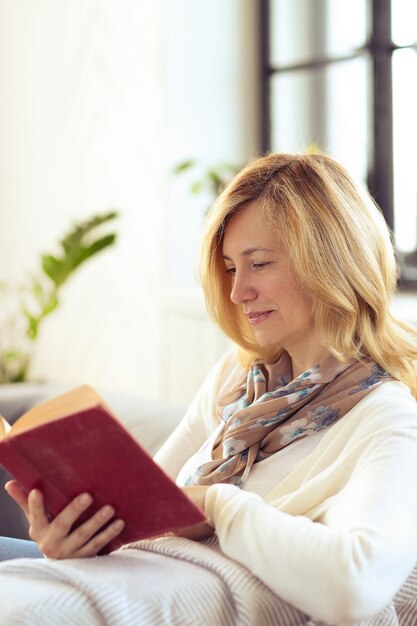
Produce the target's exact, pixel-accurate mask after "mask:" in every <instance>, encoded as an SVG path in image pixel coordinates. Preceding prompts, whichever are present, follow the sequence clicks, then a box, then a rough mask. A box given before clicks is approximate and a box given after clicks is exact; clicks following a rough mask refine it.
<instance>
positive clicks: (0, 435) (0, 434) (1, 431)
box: [0, 415, 12, 440]
mask: <svg viewBox="0 0 417 626" xmlns="http://www.w3.org/2000/svg"><path fill="white" fill-rule="evenodd" d="M11 428H12V427H11V426H10V424H9V422H8V421H7V420H5V419H4V417H3V416H2V415H0V440H1V439H4V438H5V436H6V435H7V433H8V432H9V431H10V430H11Z"/></svg>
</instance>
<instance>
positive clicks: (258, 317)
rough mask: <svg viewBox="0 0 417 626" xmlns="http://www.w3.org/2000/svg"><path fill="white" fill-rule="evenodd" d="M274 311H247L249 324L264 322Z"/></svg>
mask: <svg viewBox="0 0 417 626" xmlns="http://www.w3.org/2000/svg"><path fill="white" fill-rule="evenodd" d="M272 313H273V311H259V312H258V313H247V316H248V322H249V324H260V323H261V322H264V321H265V320H266V319H268V317H269V316H270V315H271V314H272Z"/></svg>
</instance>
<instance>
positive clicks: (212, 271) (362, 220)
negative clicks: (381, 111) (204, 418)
mask: <svg viewBox="0 0 417 626" xmlns="http://www.w3.org/2000/svg"><path fill="white" fill-rule="evenodd" d="M255 200H256V201H257V202H258V207H259V210H260V211H261V212H262V214H263V218H264V220H266V223H267V224H268V225H269V226H270V227H271V228H273V229H275V231H276V232H277V236H278V234H279V238H280V240H281V241H282V242H283V243H284V245H285V246H286V248H287V250H288V251H289V253H290V255H291V259H292V263H293V268H294V272H295V275H296V277H297V280H298V282H299V284H300V286H301V287H302V288H303V289H304V290H305V292H306V293H307V294H308V295H309V296H310V297H311V298H312V301H313V312H312V313H313V319H314V323H315V326H316V328H317V329H318V331H319V333H320V336H321V338H322V341H323V344H324V346H325V347H326V348H327V349H328V350H329V351H330V353H332V354H333V355H334V356H335V357H336V358H337V359H339V360H340V361H344V360H346V359H350V358H355V359H358V360H361V358H362V357H363V356H367V355H369V356H370V357H371V358H372V359H373V360H374V361H376V362H377V363H378V364H379V365H381V366H382V367H383V368H384V369H385V370H386V371H387V372H388V373H389V374H390V375H392V376H394V377H395V378H397V379H398V380H400V381H402V382H404V383H405V384H406V385H408V386H409V387H410V389H411V390H412V392H413V394H414V395H415V396H416V397H417V370H416V367H415V365H416V359H417V332H416V331H414V330H413V329H412V328H411V327H410V326H408V325H407V324H405V323H403V322H401V321H400V320H398V319H396V318H395V317H393V315H392V314H391V311H390V307H391V298H392V295H393V293H394V291H395V288H396V282H397V266H396V262H395V257H394V250H393V246H392V242H391V237H390V233H389V230H388V228H387V225H386V223H385V220H384V218H383V216H382V214H381V212H380V210H379V208H378V207H377V206H376V204H375V203H374V201H373V200H372V198H371V197H370V196H369V194H368V193H367V192H366V191H365V190H364V189H361V188H360V186H359V185H357V184H355V182H354V181H353V180H352V178H351V177H350V175H349V174H348V173H347V172H346V170H345V169H344V168H343V167H342V166H341V165H339V164H338V163H337V162H336V161H334V159H332V158H330V157H329V156H327V155H324V154H320V153H314V154H299V155H289V154H270V155H268V156H265V157H262V158H260V159H257V160H256V161H254V162H253V163H251V164H249V165H248V166H247V167H245V168H244V169H243V170H242V171H241V172H240V173H239V174H238V175H237V176H236V178H235V179H234V180H233V181H232V182H231V183H230V184H229V185H228V186H227V187H226V189H225V190H224V191H223V192H222V194H221V195H220V196H219V198H218V199H217V201H216V202H215V204H214V205H213V207H212V209H211V210H210V212H209V214H208V216H207V221H206V226H205V231H204V234H203V240H202V250H201V266H200V275H201V279H202V284H203V288H204V292H205V299H206V305H207V310H208V312H209V314H210V316H211V317H212V319H213V320H214V321H215V322H216V323H217V324H218V325H219V326H220V328H221V329H222V330H223V332H224V333H225V334H226V335H227V336H228V337H229V338H230V339H232V341H234V342H235V343H236V344H238V346H239V347H240V354H241V360H242V363H243V365H244V366H249V365H250V364H251V363H253V362H254V361H255V360H261V361H263V362H267V361H271V360H274V359H276V358H277V356H278V355H279V353H280V352H281V351H282V348H281V347H280V346H272V347H269V346H268V347H265V346H260V345H259V344H258V343H256V341H255V340H254V337H253V333H252V330H251V328H250V326H249V324H248V322H247V320H246V318H245V316H244V315H243V312H242V310H241V309H242V307H239V306H237V305H235V304H233V302H232V301H231V299H230V282H229V280H228V277H227V276H226V274H225V269H224V261H223V257H222V243H223V237H224V233H225V230H226V228H227V225H228V223H229V221H230V220H231V219H232V218H233V215H234V214H235V213H236V212H237V211H239V209H240V208H241V207H243V206H244V205H246V204H247V203H248V202H252V201H255Z"/></svg>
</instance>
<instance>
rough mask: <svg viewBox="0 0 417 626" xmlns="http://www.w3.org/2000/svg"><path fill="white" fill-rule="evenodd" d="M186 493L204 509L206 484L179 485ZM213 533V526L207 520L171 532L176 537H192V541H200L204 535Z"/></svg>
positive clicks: (207, 535)
mask: <svg viewBox="0 0 417 626" xmlns="http://www.w3.org/2000/svg"><path fill="white" fill-rule="evenodd" d="M181 489H182V490H183V491H184V492H185V493H186V495H187V496H188V497H189V498H190V500H192V501H193V502H194V504H196V505H197V506H198V507H199V508H200V509H201V510H202V511H204V500H205V497H206V491H207V489H208V487H207V486H196V487H181ZM213 533H214V528H213V526H211V525H210V524H208V523H207V522H203V523H201V524H196V525H194V526H187V527H185V528H180V529H178V530H176V531H175V532H174V533H173V534H174V535H176V536H177V537H186V538H187V539H193V540H194V541H201V540H202V539H205V538H206V537H210V535H212V534H213Z"/></svg>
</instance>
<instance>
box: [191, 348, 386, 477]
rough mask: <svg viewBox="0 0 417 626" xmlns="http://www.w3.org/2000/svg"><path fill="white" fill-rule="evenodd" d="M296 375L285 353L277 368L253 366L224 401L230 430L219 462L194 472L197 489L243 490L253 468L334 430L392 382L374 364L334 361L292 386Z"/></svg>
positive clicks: (220, 443)
mask: <svg viewBox="0 0 417 626" xmlns="http://www.w3.org/2000/svg"><path fill="white" fill-rule="evenodd" d="M291 371H292V367H291V359H290V357H289V355H288V353H287V352H283V353H282V354H281V356H280V357H279V359H278V361H276V362H275V363H270V364H266V365H264V364H260V363H257V364H255V365H253V366H252V367H251V368H250V369H249V371H248V374H247V377H246V374H245V377H244V379H242V380H241V381H240V382H239V383H238V385H237V387H235V388H234V389H233V390H232V391H230V392H228V393H227V394H226V395H225V396H223V397H222V398H221V399H220V401H219V407H218V408H219V414H220V417H221V419H222V420H223V421H224V422H225V426H224V429H223V431H222V432H221V433H220V435H219V437H218V439H217V441H215V443H214V447H213V450H214V457H213V458H215V460H213V461H209V462H208V463H204V464H203V465H201V466H199V467H198V468H197V469H196V470H195V472H194V473H193V475H192V477H191V482H192V483H193V484H197V485H211V484H213V483H219V482H227V483H233V484H236V485H238V486H242V485H243V484H244V482H245V480H246V479H247V477H248V475H249V472H250V469H251V467H252V465H253V464H254V463H256V462H258V461H262V460H263V459H266V458H267V457H269V456H270V455H271V454H274V453H275V452H278V450H281V449H282V448H284V447H285V446H287V445H289V444H291V443H292V442H293V441H296V440H297V439H299V438H300V437H305V436H307V435H312V434H314V433H315V432H317V431H319V430H321V429H322V428H325V427H326V426H329V425H330V424H333V423H334V422H335V421H336V420H338V419H340V418H341V417H342V416H343V415H345V414H346V413H347V412H348V411H349V410H350V409H351V408H352V407H353V406H354V405H355V404H356V403H357V402H359V401H360V400H361V399H362V398H363V397H364V396H366V395H367V394H368V393H369V392H370V391H371V390H372V389H373V388H374V387H375V386H377V385H380V384H381V383H383V382H384V381H387V380H392V377H391V376H389V375H388V374H387V372H386V371H385V370H383V369H382V368H381V367H380V366H379V365H377V364H376V363H375V362H374V361H372V360H371V359H369V358H366V359H364V361H363V362H359V361H356V360H354V359H351V360H349V361H347V362H345V363H341V362H340V361H338V360H337V359H336V358H335V357H333V356H329V357H327V358H326V359H325V360H324V361H323V362H322V363H319V364H318V365H315V366H314V367H312V368H311V369H309V370H307V371H306V372H304V373H303V374H300V376H297V378H295V379H294V380H292V381H291ZM217 456H220V458H218V459H217V458H216V457H217Z"/></svg>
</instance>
